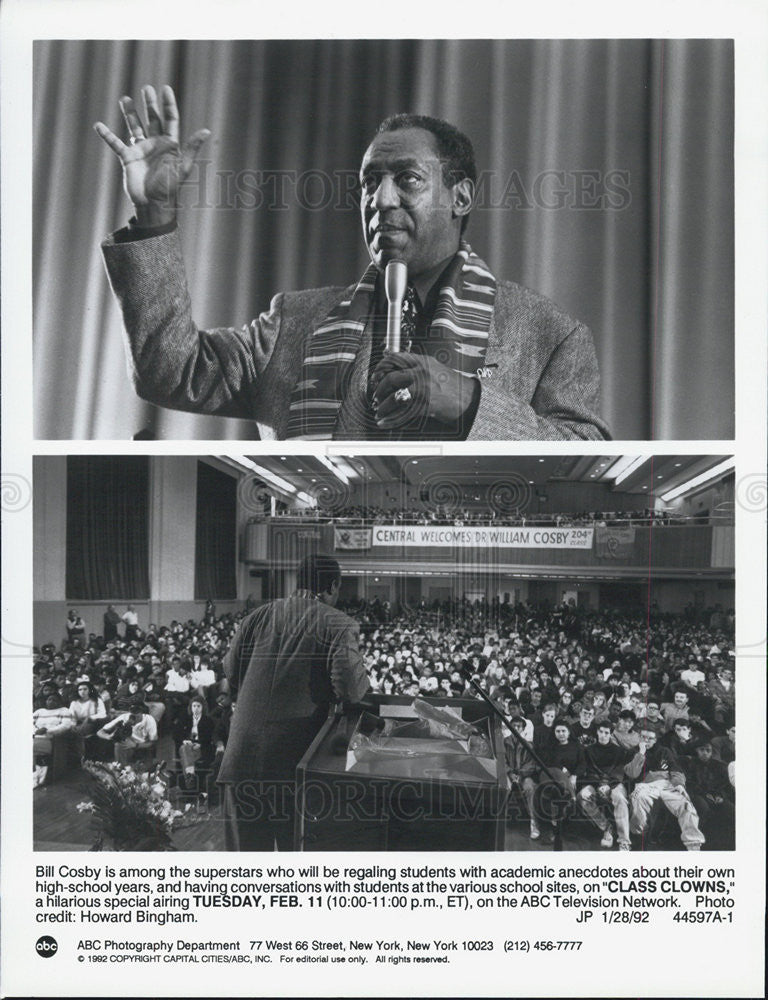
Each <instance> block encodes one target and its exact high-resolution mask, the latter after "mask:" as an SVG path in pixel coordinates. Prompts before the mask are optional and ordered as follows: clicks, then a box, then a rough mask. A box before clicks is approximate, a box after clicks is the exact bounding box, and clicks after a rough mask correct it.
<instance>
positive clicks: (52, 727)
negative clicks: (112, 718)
mask: <svg viewBox="0 0 768 1000" xmlns="http://www.w3.org/2000/svg"><path fill="white" fill-rule="evenodd" d="M74 725H75V723H74V719H73V718H72V713H71V711H70V710H69V709H68V708H65V707H64V704H63V702H62V700H61V697H60V696H59V695H58V694H56V693H51V694H49V695H48V697H47V698H46V702H45V707H44V708H38V709H35V711H34V712H33V713H32V726H33V734H34V741H33V743H34V745H33V750H32V753H33V762H34V768H35V769H34V773H33V787H34V788H37V786H38V785H42V783H43V782H44V781H45V779H46V777H47V776H48V768H49V767H50V764H51V760H52V759H53V750H54V746H53V742H54V740H55V739H60V738H62V737H64V736H71V734H72V730H73V728H74Z"/></svg>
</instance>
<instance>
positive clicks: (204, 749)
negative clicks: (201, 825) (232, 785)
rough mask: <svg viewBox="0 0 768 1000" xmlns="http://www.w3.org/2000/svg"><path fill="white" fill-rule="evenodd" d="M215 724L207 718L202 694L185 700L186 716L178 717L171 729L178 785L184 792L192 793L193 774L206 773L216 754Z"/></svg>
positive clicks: (195, 783) (195, 785) (193, 788)
mask: <svg viewBox="0 0 768 1000" xmlns="http://www.w3.org/2000/svg"><path fill="white" fill-rule="evenodd" d="M214 738H215V725H214V722H213V720H212V719H211V717H210V716H209V715H208V705H207V703H206V701H205V698H203V696H202V695H199V694H196V695H193V697H192V698H191V699H190V701H189V705H188V706H187V713H186V715H180V716H179V717H178V718H177V719H176V722H175V724H174V727H173V742H174V744H175V746H176V753H177V754H178V756H179V761H180V762H181V770H182V776H181V784H182V787H183V788H185V789H186V790H188V791H193V790H196V788H197V782H196V778H195V776H196V772H197V771H198V770H203V771H208V772H210V770H211V767H212V765H213V758H214V755H215V753H216V748H215V745H214Z"/></svg>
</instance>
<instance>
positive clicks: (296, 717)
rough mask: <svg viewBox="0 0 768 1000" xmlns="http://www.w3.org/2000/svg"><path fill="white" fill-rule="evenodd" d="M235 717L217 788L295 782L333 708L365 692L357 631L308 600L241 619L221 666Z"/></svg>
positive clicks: (280, 603) (273, 605)
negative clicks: (306, 753) (242, 783)
mask: <svg viewBox="0 0 768 1000" xmlns="http://www.w3.org/2000/svg"><path fill="white" fill-rule="evenodd" d="M224 672H225V674H226V677H227V680H228V681H229V689H230V694H231V696H232V699H233V701H234V702H235V710H234V714H233V716H232V722H231V726H230V731H229V740H228V742H227V747H226V750H225V752H224V759H223V761H222V764H221V770H220V772H219V778H218V780H219V781H222V782H236V781H245V780H248V779H253V780H260V779H263V780H278V779H284V780H286V781H292V780H293V778H294V774H295V769H296V765H297V764H298V762H299V760H300V759H301V757H302V755H303V754H304V751H305V750H306V749H307V747H308V746H309V744H310V743H311V741H312V739H313V737H314V735H315V734H316V733H317V731H318V730H319V728H320V726H321V725H322V723H323V722H324V720H325V718H326V716H327V714H328V710H329V708H330V706H331V704H332V703H333V702H334V701H336V700H339V701H350V702H356V701H359V700H360V698H362V696H363V695H364V694H365V692H366V691H367V690H368V678H367V675H366V673H365V669H364V667H363V661H362V656H361V654H360V649H359V631H358V626H357V623H356V622H355V621H353V619H351V618H349V617H348V616H347V615H345V614H344V613H343V612H341V611H337V610H336V609H335V608H332V607H329V606H328V605H327V604H324V603H323V602H322V601H316V600H313V599H311V598H307V597H299V596H298V595H294V596H293V597H287V598H284V599H282V600H277V601H271V602H269V603H268V604H264V605H262V606H261V607H260V608H257V609H256V611H253V612H252V613H251V614H250V615H248V617H247V618H245V619H243V622H242V624H241V626H240V629H239V631H238V633H237V635H236V636H235V638H234V640H233V642H232V646H231V647H230V649H229V652H228V653H227V655H226V657H225V659H224Z"/></svg>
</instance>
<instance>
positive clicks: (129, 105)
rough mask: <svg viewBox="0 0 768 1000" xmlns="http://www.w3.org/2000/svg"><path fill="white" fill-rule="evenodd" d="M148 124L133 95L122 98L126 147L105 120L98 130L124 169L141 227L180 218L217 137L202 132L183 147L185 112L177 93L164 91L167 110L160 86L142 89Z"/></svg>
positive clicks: (197, 133)
mask: <svg viewBox="0 0 768 1000" xmlns="http://www.w3.org/2000/svg"><path fill="white" fill-rule="evenodd" d="M141 94H142V98H143V102H144V121H143V122H142V120H141V118H140V117H139V113H138V111H137V110H136V106H135V104H134V102H133V100H132V99H131V98H130V97H123V98H121V99H120V110H121V111H122V113H123V118H124V119H125V124H126V126H127V128H128V135H129V139H128V143H127V144H126V143H124V142H123V141H122V140H121V139H119V138H118V137H117V136H116V135H115V134H114V132H112V131H111V130H110V129H109V128H107V126H106V125H104V123H103V122H96V124H95V125H94V129H95V131H96V133H97V134H98V135H100V136H101V138H102V139H103V140H104V142H106V144H107V145H108V146H109V148H110V149H111V150H112V151H113V152H114V153H115V154H116V156H117V157H118V159H119V160H120V162H121V163H122V165H123V184H124V186H125V192H126V194H127V195H128V197H129V198H130V199H131V201H132V202H133V205H134V207H135V209H136V215H137V219H138V221H139V223H144V224H152V225H158V224H161V223H163V222H169V221H171V220H172V219H174V218H175V216H176V199H177V196H178V192H179V188H180V187H181V185H182V184H183V183H184V181H185V180H186V179H187V177H188V176H189V174H190V171H191V170H192V165H193V164H194V162H195V157H196V156H197V153H198V151H199V149H200V147H201V146H202V144H203V143H204V142H205V140H206V139H207V138H208V136H209V135H210V134H211V133H210V131H209V130H208V129H205V128H203V129H199V130H198V131H197V132H195V133H194V134H193V135H192V136H190V138H189V139H187V141H186V142H185V143H184V145H183V146H180V145H179V109H178V107H177V105H176V97H175V95H174V93H173V90H172V89H171V88H170V87H168V86H166V87H163V88H162V90H161V97H162V105H163V106H162V112H161V110H160V107H159V105H158V101H157V94H156V93H155V88H154V87H142V89H141Z"/></svg>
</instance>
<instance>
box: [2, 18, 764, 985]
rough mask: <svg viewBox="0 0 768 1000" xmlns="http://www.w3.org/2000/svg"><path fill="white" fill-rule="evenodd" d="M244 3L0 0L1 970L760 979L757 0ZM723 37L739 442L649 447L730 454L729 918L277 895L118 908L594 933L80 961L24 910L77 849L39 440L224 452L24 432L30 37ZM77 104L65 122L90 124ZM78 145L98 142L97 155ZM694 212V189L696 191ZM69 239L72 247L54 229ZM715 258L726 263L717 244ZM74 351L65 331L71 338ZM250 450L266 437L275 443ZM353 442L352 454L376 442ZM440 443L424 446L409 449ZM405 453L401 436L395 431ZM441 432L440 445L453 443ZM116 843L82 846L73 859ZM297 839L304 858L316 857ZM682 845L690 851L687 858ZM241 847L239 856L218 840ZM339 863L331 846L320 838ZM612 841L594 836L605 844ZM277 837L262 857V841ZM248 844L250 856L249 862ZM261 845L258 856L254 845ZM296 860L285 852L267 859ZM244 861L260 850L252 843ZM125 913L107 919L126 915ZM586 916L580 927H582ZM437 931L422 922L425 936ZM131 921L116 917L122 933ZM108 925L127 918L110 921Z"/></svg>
mask: <svg viewBox="0 0 768 1000" xmlns="http://www.w3.org/2000/svg"><path fill="white" fill-rule="evenodd" d="M265 7H266V5H265V6H261V5H259V6H257V5H255V4H253V3H242V4H234V3H218V4H216V5H215V6H213V5H211V6H207V7H204V6H203V5H201V4H197V5H192V4H183V5H182V4H170V3H163V4H161V3H158V2H154V3H142V4H140V3H120V4H117V3H116V4H105V3H92V4H86V3H70V2H67V0H50V2H48V3H42V2H38V3H35V2H25V3H23V4H19V3H16V4H13V3H7V4H5V5H4V6H3V9H2V16H3V23H2V61H1V67H2V69H1V71H2V102H3V103H2V140H3V141H2V219H3V230H2V309H3V314H2V319H3V334H4V336H3V394H2V416H3V486H2V495H3V592H2V593H3V597H2V610H3V626H2V637H3V646H2V654H3V664H2V666H3V732H2V740H3V744H2V746H3V809H2V862H3V865H2V902H3V913H2V932H3V939H2V970H1V971H2V981H1V982H0V989H2V992H3V995H23V994H32V995H48V996H67V995H86V996H87V995H94V996H95V995H105V996H109V995H125V994H126V993H135V994H137V995H142V994H143V995H149V994H154V995H186V996H196V995H221V996H225V995H230V996H246V995H248V996H254V995H255V996H268V995H320V996H325V995H349V996H355V995H357V996H361V995H392V996H397V995H402V996H406V995H411V996H413V995H416V996H418V995H424V996H432V995H434V996H441V995H443V996H446V995H466V996H470V995H535V996H547V995H552V994H553V993H555V992H557V993H558V994H560V995H563V996H579V995H582V996H583V995H589V996H621V995H623V996H669V995H673V996H758V995H759V996H762V995H763V979H762V976H763V964H764V962H763V947H764V944H763V931H764V897H763V887H764V864H765V828H766V827H765V811H764V788H765V742H766V737H765V708H764V706H765V640H764V637H765V595H766V589H765V552H766V531H765V527H766V525H765V519H766V515H765V509H766V491H765V454H766V451H765V444H766V438H765V429H766V426H765V414H766V393H765V385H766V371H767V367H766V274H768V261H767V260H766V256H767V255H766V231H767V230H766V222H767V221H768V215H767V213H766V189H767V188H766V180H767V179H768V178H767V176H766V174H767V171H766V163H767V153H768V142H767V139H766V113H765V109H766V107H768V93H767V91H768V88H767V87H766V69H765V67H766V65H768V58H767V56H768V50H767V46H766V39H767V38H768V28H767V18H766V10H765V6H764V4H762V3H759V2H755V3H745V2H742V3H731V4H729V5H725V4H721V3H717V4H715V3H702V2H700V0H699V2H690V3H689V2H684V3H675V4H669V3H644V4H637V5H634V7H633V8H631V9H629V10H628V9H627V5H617V4H615V3H605V4H598V3H591V4H584V3H582V4H573V3H567V2H554V0H551V2H550V3H548V4H546V5H526V7H525V8H524V9H520V8H513V7H512V6H511V5H509V4H507V3H503V2H497V3H492V2H487V0H484V2H477V3H473V4H472V5H470V6H469V7H467V6H454V7H449V6H446V5H445V4H436V3H432V4H422V5H419V6H418V7H417V6H416V5H414V4H411V5H407V6H402V5H399V6H392V7H381V6H378V7H369V6H367V5H364V4H360V3H355V4H351V3H338V4H334V6H333V7H332V8H331V7H329V6H328V5H319V4H313V5H309V4H307V5H302V6H297V5H288V4H274V5H271V6H270V7H269V8H268V9H265ZM486 35H493V36H496V35H498V36H500V37H511V36H514V37H553V36H555V35H557V36H560V37H664V36H666V37H693V36H696V37H733V38H735V45H736V48H735V52H736V74H737V78H736V83H737V86H736V102H737V103H736V276H737V281H736V317H737V325H736V345H737V393H736V400H737V423H736V427H737V439H736V442H735V446H734V445H733V444H732V443H731V442H701V441H696V442H667V443H654V444H653V445H652V446H650V445H649V446H647V447H646V448H644V449H642V450H647V451H649V452H650V451H653V452H655V453H657V454H663V453H681V452H690V453H700V454H701V453H707V452H712V453H718V454H728V453H730V452H731V451H734V452H735V454H736V456H737V468H736V483H737V518H736V598H737V608H736V610H737V617H736V622H737V646H738V649H739V651H740V652H739V671H738V691H739V710H738V711H739V733H738V739H739V744H740V747H741V752H740V756H739V787H740V789H742V790H741V791H740V794H739V797H738V803H737V834H738V839H737V851H736V853H735V855H727V856H726V855H715V854H706V853H705V854H702V855H700V856H699V857H700V858H701V861H700V863H703V864H704V865H705V866H706V867H709V866H717V865H718V864H719V863H722V864H735V866H736V868H737V911H736V912H737V914H738V917H737V920H736V922H735V923H734V925H733V926H731V927H725V928H724V927H715V926H709V927H701V926H690V925H688V926H686V925H673V927H674V929H673V930H670V929H669V925H665V924H663V923H662V922H658V923H657V924H656V925H655V927H653V928H651V929H645V928H642V927H635V928H611V927H604V926H603V927H600V926H595V927H591V928H589V930H588V931H587V932H585V933H583V934H582V933H579V934H578V935H577V934H576V933H575V930H576V929H575V928H574V925H573V924H572V923H570V922H569V920H566V919H565V918H564V917H563V913H564V912H565V911H557V912H553V911H546V912H543V913H541V914H536V913H535V912H534V913H532V914H530V913H528V914H527V915H526V916H525V917H524V918H523V917H521V916H518V915H517V914H520V911H516V915H515V916H513V915H511V911H499V910H495V909H494V910H489V911H485V912H484V913H478V912H477V911H475V913H474V915H473V918H472V921H471V923H470V922H469V921H468V920H466V919H465V918H462V917H461V916H459V917H456V916H453V915H452V914H449V913H446V912H445V911H443V912H442V913H441V915H440V919H438V918H437V917H434V916H432V915H430V918H429V921H428V923H427V922H425V919H424V918H423V917H419V916H418V914H417V915H416V916H415V917H413V918H412V917H409V915H408V914H405V915H401V914H400V913H399V912H396V911H389V912H388V913H383V914H382V913H381V912H380V911H379V912H378V913H377V914H376V915H375V918H369V917H365V916H361V915H360V914H359V912H357V911H348V912H346V913H345V914H344V915H343V916H341V917H334V918H333V919H332V920H331V919H329V918H328V916H327V915H323V916H322V918H321V919H320V920H318V919H317V917H313V915H312V914H311V913H310V912H308V911H306V910H305V911H302V914H301V916H297V915H296V914H294V913H292V912H291V911H289V910H286V911H285V912H284V913H283V914H281V913H279V912H272V913H270V916H269V918H268V926H264V925H263V923H262V924H259V920H261V921H263V920H264V918H263V916H262V917H261V918H254V919H253V921H251V920H246V919H244V918H243V917H242V916H241V914H240V913H239V912H238V911H224V910H216V911H209V912H210V913H211V914H212V916H211V919H210V922H209V923H208V924H203V923H200V924H196V925H188V927H187V928H184V925H179V926H178V928H177V929H176V930H175V929H174V928H173V927H172V926H171V925H168V926H166V927H165V928H159V929H158V928H154V927H151V928H147V929H146V930H144V931H142V929H141V925H129V927H128V928H127V931H128V933H129V934H130V935H133V936H135V937H136V938H137V939H156V938H158V937H163V938H167V939H170V940H173V939H175V937H176V936H177V932H178V930H182V929H183V930H184V933H183V935H181V934H179V936H184V937H192V936H193V935H192V934H191V933H190V931H191V929H194V934H195V935H197V936H199V938H200V939H206V938H208V937H213V938H224V937H227V936H232V937H233V938H234V937H239V938H242V939H247V938H249V937H255V938H263V937H266V936H273V937H276V938H282V939H285V940H295V939H298V938H308V939H310V940H311V939H312V938H315V937H318V938H323V939H333V938H339V939H343V940H347V939H348V938H349V937H355V938H359V939H369V940H373V939H375V938H384V937H388V936H391V937H392V938H398V939H401V940H402V939H403V938H405V937H407V936H414V937H421V938H427V939H428V938H430V937H432V936H434V937H443V938H446V937H455V938H459V939H460V938H483V937H488V936H492V937H493V938H494V939H495V940H496V941H497V942H499V941H503V940H504V939H505V938H508V937H527V938H531V939H533V938H534V937H535V936H538V935H540V934H541V935H544V936H546V937H559V938H568V939H572V938H575V937H577V936H578V937H584V938H585V940H586V941H587V944H586V945H585V947H584V949H583V950H582V952H581V953H580V954H579V955H574V954H571V953H568V954H559V955H558V954H549V955H546V956H537V957H525V958H523V957H520V956H516V955H505V954H504V953H503V952H502V951H500V950H498V949H497V950H496V951H494V952H493V954H492V955H491V956H490V957H489V956H488V955H485V954H483V955H468V956H466V957H465V958H464V960H456V959H455V960H454V961H453V963H452V964H451V965H449V966H447V967H439V966H437V967H423V968H419V967H416V966H413V965H410V966H401V967H393V966H385V965H378V966H374V965H371V964H369V965H368V966H367V967H365V968H364V969H362V970H359V969H357V968H351V967H349V966H342V967H334V966H330V965H329V966H323V967H318V966H304V967H302V969H299V968H298V967H296V966H294V968H293V970H292V971H291V972H290V973H288V972H286V971H285V968H282V969H281V968H280V966H279V965H277V964H275V965H272V966H243V967H240V968H238V967H227V966H220V965H211V966H199V965H198V966H162V965H161V966H135V965H134V966H130V967H125V966H122V967H121V966H115V965H106V966H100V967H96V966H91V965H87V964H81V965H79V966H78V965H77V964H76V963H75V961H74V947H73V945H74V944H76V941H77V939H79V938H81V937H85V936H92V937H95V936H102V937H103V936H106V931H103V930H102V928H96V927H94V929H93V932H91V931H88V933H86V931H85V930H84V929H83V928H87V925H80V924H72V925H63V926H61V927H55V926H54V927H53V929H51V927H50V926H45V925H40V924H36V923H35V919H34V917H35V913H34V908H33V898H32V897H33V894H32V889H33V883H34V868H35V865H37V864H42V863H45V864H54V865H58V864H59V863H62V862H72V861H73V860H75V859H73V858H72V857H67V856H66V855H53V854H45V855H34V854H33V852H32V850H31V845H32V790H31V783H30V781H29V772H30V767H29V763H30V761H29V757H30V753H31V748H30V747H29V738H28V737H29V723H28V720H29V710H30V680H31V661H30V658H29V654H28V650H29V646H30V645H31V641H30V637H31V635H32V579H31V567H32V517H31V515H32V508H31V502H30V486H29V484H30V483H31V456H32V454H33V453H34V452H35V451H37V453H40V454H67V453H72V452H80V453H104V454H116V453H127V452H139V453H150V454H205V453H206V452H207V453H209V454H215V453H221V452H222V450H223V449H222V444H223V442H218V443H215V444H211V446H209V447H206V445H205V443H204V442H184V443H180V444H175V443H171V442H162V443H159V442H153V443H149V444H144V443H142V444H140V445H134V444H132V443H128V444H126V443H125V442H116V443H113V444H110V442H108V441H101V442H98V443H94V442H84V443H79V442H78V443H76V444H75V443H67V442H60V443H58V444H56V445H53V444H50V443H49V444H41V445H35V444H34V442H33V440H32V420H31V413H32V407H31V403H32V400H31V386H32V352H31V325H32V322H31V268H30V261H31V239H30V236H31V233H30V218H31V189H30V188H31V183H30V178H31V176H32V170H31V126H32V86H31V69H32V39H33V38H44V37H47V38H66V37H70V38H86V37H94V38H95V37H102V38H116V37H128V38H136V37H146V38H174V37H187V38H215V37H224V38H231V37H276V38H278V37H298V36H301V37H308V38H312V37H376V36H379V37H393V36H402V37H481V36H486ZM90 137H91V133H90V122H88V123H84V124H83V135H82V136H73V141H78V142H80V141H81V142H83V143H84V144H85V143H86V142H88V141H89V140H90ZM84 155H92V152H89V153H88V154H84ZM701 210H702V212H706V205H702V206H701ZM61 252H62V253H63V254H64V253H66V247H62V248H61ZM724 266H727V262H725V261H724ZM62 350H66V331H63V335H62ZM278 447H279V450H280V451H281V452H282V453H286V451H291V452H298V453H303V452H307V451H309V450H311V448H310V447H309V446H308V445H307V444H305V443H302V442H295V443H294V442H291V443H288V444H286V443H282V444H280V445H279V446H278ZM628 447H629V448H630V449H631V450H632V451H633V452H634V451H637V450H638V445H637V443H634V445H632V446H627V445H622V443H621V442H614V443H613V445H611V446H610V447H609V448H606V445H605V443H595V444H594V445H592V444H579V445H578V447H574V451H578V452H579V453H582V454H589V453H596V454H597V453H601V454H604V453H605V452H606V451H615V453H617V454H620V453H622V452H623V451H626V450H627V448H628ZM260 448H262V449H263V450H271V451H274V450H276V449H275V448H269V447H268V446H266V445H262V446H260ZM480 449H482V451H483V452H487V453H496V454H503V453H510V452H511V451H512V450H514V452H515V453H531V454H547V453H549V454H561V453H562V450H563V444H562V443H554V444H552V445H547V444H541V443H537V444H531V445H525V444H520V445H515V446H514V449H513V448H511V447H510V446H509V445H504V444H503V443H494V444H489V445H485V446H479V445H477V444H473V445H471V446H470V445H457V446H454V447H453V448H452V449H451V451H452V453H465V454H467V453H470V454H472V453H474V454H476V453H477V452H478V450H480ZM372 450H373V449H371V448H369V447H366V448H364V449H361V451H368V452H370V451H372ZM421 450H424V451H429V452H431V453H435V450H436V449H434V448H430V449H421ZM408 451H409V453H414V452H415V451H416V449H414V448H413V447H411V448H409V449H408ZM446 451H448V449H446ZM94 857H95V858H96V859H98V860H97V862H96V863H97V864H103V863H104V862H105V860H106V858H107V857H108V856H105V855H95V856H94V855H83V854H79V855H77V856H76V863H77V864H81V863H87V862H90V859H91V858H94ZM150 857H151V858H152V861H154V860H157V861H158V863H159V861H160V860H162V861H163V862H164V863H165V862H166V858H165V857H163V858H162V859H160V858H159V856H147V855H141V856H133V857H131V856H125V857H121V859H120V860H121V862H123V861H124V862H125V863H126V864H129V863H131V862H133V863H136V864H148V863H152V862H151V861H149V860H148V859H149V858H150ZM214 857H215V856H213V855H210V854H205V855H184V854H182V855H176V856H175V857H174V861H175V862H176V863H180V864H183V863H185V862H186V863H188V864H189V865H192V864H193V862H194V861H195V860H197V861H202V862H206V863H209V862H211V861H212V860H213V859H214ZM307 857H309V856H304V858H307ZM425 857H428V858H431V859H432V860H433V861H434V863H435V864H436V865H439V864H447V863H457V862H458V863H460V864H462V865H465V864H467V865H468V864H470V863H472V861H476V862H477V863H479V864H484V865H486V866H490V864H491V863H492V860H491V859H493V862H497V861H500V860H501V859H502V858H503V859H504V860H510V861H511V860H513V859H514V861H515V862H517V861H520V860H524V861H528V860H530V861H531V863H533V857H532V856H531V855H496V856H493V855H488V854H483V855H477V856H475V857H473V856H471V855H466V854H462V855H461V856H460V857H451V856H446V855H428V856H424V855H416V856H407V855H399V854H389V855H386V856H385V858H384V859H382V858H381V857H380V856H376V855H371V856H366V855H362V854H355V855H350V856H349V857H348V858H347V859H346V860H348V861H349V862H350V863H354V864H355V865H362V864H364V863H366V862H368V863H370V864H375V863H377V862H378V863H382V861H383V863H386V864H391V865H399V864H405V863H414V864H416V863H423V862H424V858H425ZM561 857H562V858H563V859H564V860H565V862H566V863H579V864H587V863H589V861H591V860H592V859H594V860H595V861H596V860H598V856H597V854H594V855H590V854H579V855H578V856H577V855H573V854H570V855H569V854H566V855H562V856H561ZM688 857H690V856H688ZM219 858H220V860H222V861H223V862H224V863H225V864H236V863H237V862H238V858H237V857H236V856H233V855H221V856H219ZM316 858H319V859H321V860H320V863H322V860H325V861H326V862H327V863H328V864H333V865H336V866H340V865H341V864H343V862H344V860H345V859H344V858H343V856H340V855H333V856H322V855H321V856H312V859H313V860H315V859H316ZM605 858H606V855H605V854H603V855H600V857H599V860H601V861H604V860H605ZM631 858H632V861H633V862H635V863H640V861H642V862H644V863H646V864H650V865H654V866H658V865H661V864H666V863H677V864H680V863H685V860H686V856H685V855H681V854H679V853H677V854H674V855H665V854H658V853H654V854H653V855H645V856H643V857H642V858H641V856H640V855H632V856H631ZM277 859H278V855H274V860H277ZM545 859H546V862H548V863H555V864H557V863H558V862H559V860H560V859H559V858H555V856H552V855H540V854H539V855H536V863H545ZM249 860H250V859H249ZM260 860H261V859H260ZM280 860H281V862H283V863H291V862H292V861H296V860H303V859H296V858H295V857H294V856H285V857H282V856H281V857H280ZM254 863H255V859H254ZM117 929H119V928H115V930H117ZM579 930H581V929H579ZM432 932H434V934H433V933H432ZM41 933H52V934H53V935H54V936H55V937H56V938H57V939H58V941H59V952H58V954H57V956H56V957H55V958H53V959H50V960H48V961H41V960H40V959H38V958H37V957H36V955H35V951H34V942H35V940H36V939H37V937H38V936H39V935H40V934H41ZM121 934H122V932H121ZM113 936H115V937H116V936H118V935H116V934H115V935H113Z"/></svg>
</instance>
